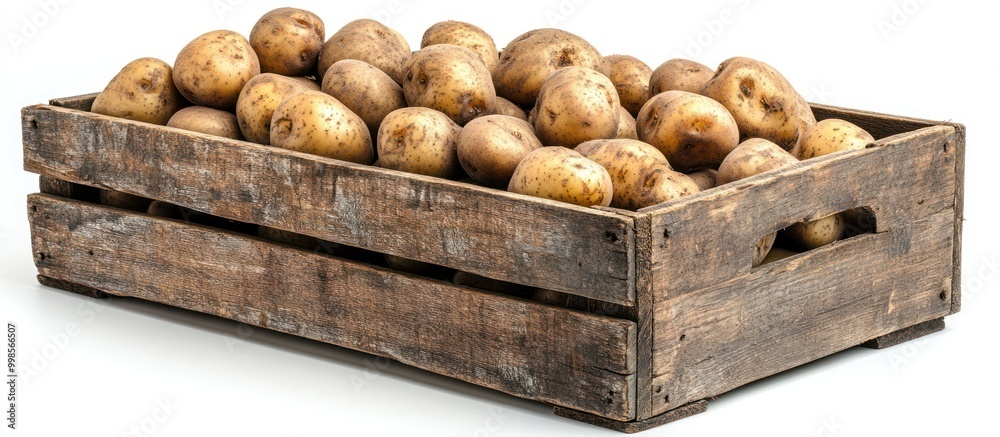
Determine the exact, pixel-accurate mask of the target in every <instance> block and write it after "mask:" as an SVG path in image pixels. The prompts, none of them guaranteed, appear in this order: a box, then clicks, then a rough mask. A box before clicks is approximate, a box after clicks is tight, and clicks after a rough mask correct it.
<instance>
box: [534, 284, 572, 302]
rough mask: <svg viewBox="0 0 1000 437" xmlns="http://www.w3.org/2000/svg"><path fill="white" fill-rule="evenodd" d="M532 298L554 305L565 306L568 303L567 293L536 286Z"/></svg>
mask: <svg viewBox="0 0 1000 437" xmlns="http://www.w3.org/2000/svg"><path fill="white" fill-rule="evenodd" d="M531 299H532V300H535V301H538V302H541V303H544V304H549V305H556V306H566V305H567V304H568V303H569V295H568V294H566V293H561V292H558V291H555V290H548V289H544V288H536V289H535V291H534V293H532V296H531Z"/></svg>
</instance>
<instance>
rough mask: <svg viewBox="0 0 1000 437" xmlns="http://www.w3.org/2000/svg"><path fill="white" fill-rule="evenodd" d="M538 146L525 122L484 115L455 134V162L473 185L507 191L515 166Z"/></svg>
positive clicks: (540, 144) (504, 116)
mask: <svg viewBox="0 0 1000 437" xmlns="http://www.w3.org/2000/svg"><path fill="white" fill-rule="evenodd" d="M541 147H542V143H541V142H540V141H538V138H537V137H535V133H534V131H533V130H532V129H531V125H530V124H528V122H527V121H524V120H519V119H517V118H514V117H509V116H506V115H487V116H484V117H480V118H477V119H475V120H472V121H470V122H469V124H467V125H465V127H464V128H462V131H461V132H460V133H459V134H458V142H457V148H458V162H459V163H460V164H461V165H462V169H463V170H465V173H466V174H468V175H469V177H471V178H472V179H473V180H475V181H476V182H479V183H481V184H483V185H486V186H491V187H502V188H506V187H507V184H508V183H510V177H511V175H513V174H514V169H515V168H517V164H518V163H520V162H521V160H522V159H524V157H525V156H527V155H528V153H531V151H533V150H535V149H539V148H541Z"/></svg>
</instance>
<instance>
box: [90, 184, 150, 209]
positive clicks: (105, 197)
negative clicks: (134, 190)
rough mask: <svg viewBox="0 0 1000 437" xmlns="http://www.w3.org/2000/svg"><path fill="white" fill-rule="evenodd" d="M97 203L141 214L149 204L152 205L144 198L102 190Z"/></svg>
mask: <svg viewBox="0 0 1000 437" xmlns="http://www.w3.org/2000/svg"><path fill="white" fill-rule="evenodd" d="M98 201H99V202H101V205H106V206H112V207H115V208H121V209H128V210H132V211H142V212H145V211H146V210H147V209H148V208H149V204H150V203H152V200H150V199H147V198H145V197H140V196H135V195H132V194H128V193H123V192H121V191H111V190H103V189H102V190H101V192H100V194H98Z"/></svg>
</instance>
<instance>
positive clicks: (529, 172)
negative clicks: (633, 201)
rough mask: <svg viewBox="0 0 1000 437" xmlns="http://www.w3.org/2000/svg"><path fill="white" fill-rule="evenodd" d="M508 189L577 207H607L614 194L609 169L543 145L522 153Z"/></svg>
mask: <svg viewBox="0 0 1000 437" xmlns="http://www.w3.org/2000/svg"><path fill="white" fill-rule="evenodd" d="M507 191H510V192H513V193H519V194H526V195H529V196H535V197H541V198H545V199H552V200H557V201H560V202H568V203H572V204H574V205H580V206H593V205H600V206H608V205H611V199H612V197H613V196H614V188H613V187H612V184H611V176H610V175H609V174H608V171H607V170H605V169H604V167H602V166H601V165H600V164H598V163H596V162H594V161H591V160H589V159H587V158H584V157H583V155H581V154H580V153H578V152H576V151H573V150H570V149H567V148H565V147H542V148H541V149H536V150H534V151H533V152H531V153H529V154H528V155H527V156H525V157H524V159H522V160H521V163H520V164H518V165H517V168H516V169H514V175H513V176H512V177H511V179H510V184H509V185H508V186H507Z"/></svg>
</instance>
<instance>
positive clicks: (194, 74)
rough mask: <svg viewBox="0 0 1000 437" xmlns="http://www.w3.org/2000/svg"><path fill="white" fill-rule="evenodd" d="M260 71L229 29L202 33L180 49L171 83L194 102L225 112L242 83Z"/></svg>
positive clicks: (242, 42)
mask: <svg viewBox="0 0 1000 437" xmlns="http://www.w3.org/2000/svg"><path fill="white" fill-rule="evenodd" d="M258 74H260V61H259V60H258V59H257V54H256V53H254V51H253V48H251V47H250V42H249V41H247V39H246V38H244V37H243V35H240V34H238V33H236V32H233V31H231V30H214V31H212V32H208V33H206V34H203V35H201V36H199V37H197V38H195V39H194V40H193V41H191V42H190V43H188V45H186V46H184V48H183V49H181V52H180V53H179V54H178V55H177V60H176V61H175V62H174V85H176V86H177V90H178V91H180V93H181V95H183V96H184V97H185V98H187V99H188V100H190V101H191V102H192V103H194V104H195V105H199V106H209V107H212V108H216V109H225V110H228V111H231V110H233V109H234V108H235V107H236V100H237V99H238V98H239V96H240V91H241V90H243V86H244V85H246V83H247V82H249V81H250V79H251V78H253V77H254V76H256V75H258Z"/></svg>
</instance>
